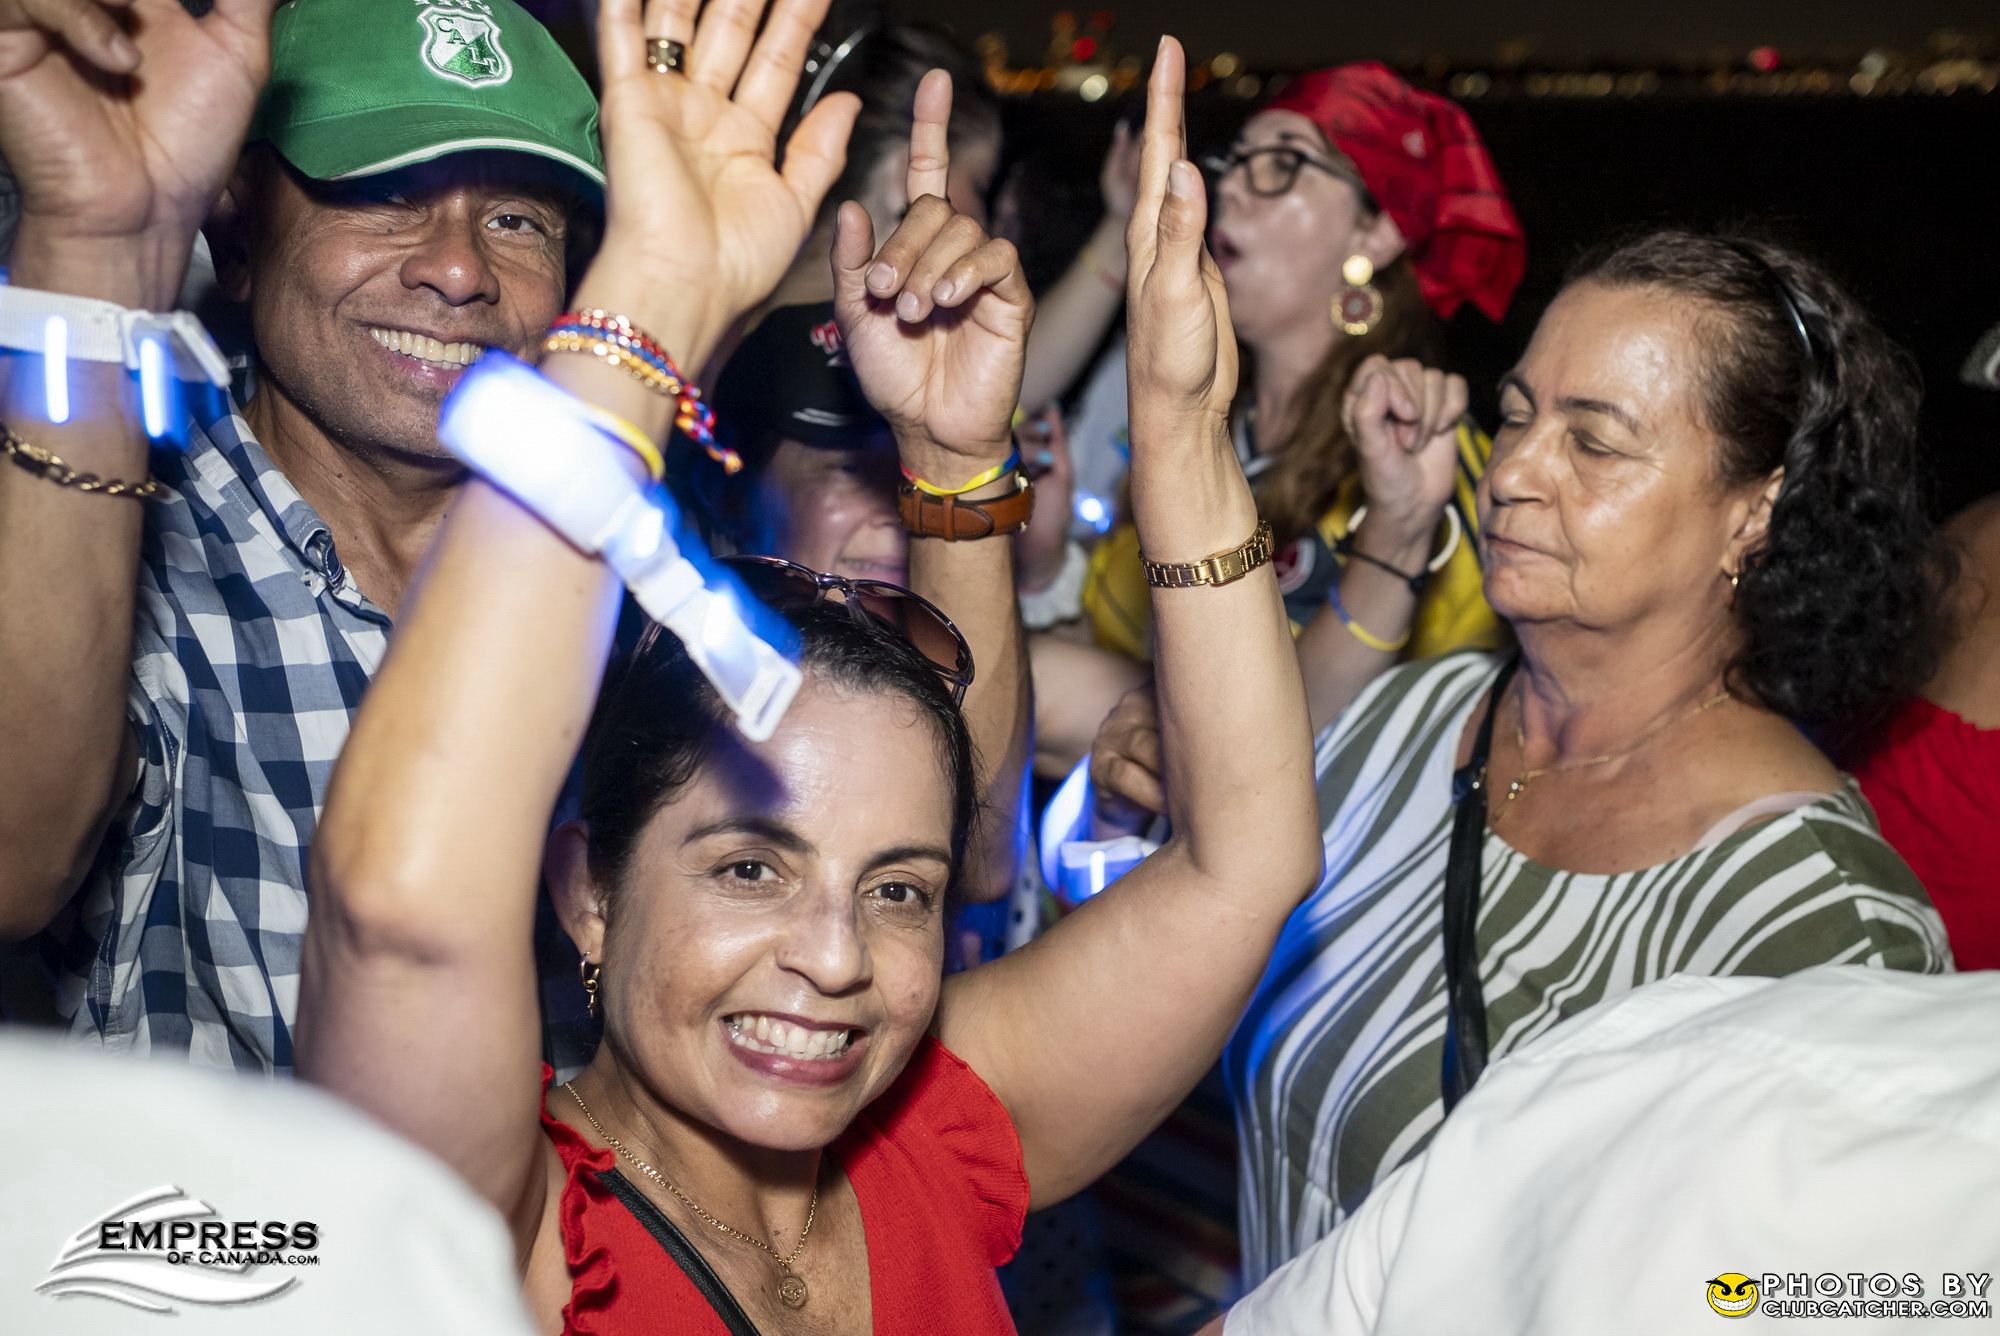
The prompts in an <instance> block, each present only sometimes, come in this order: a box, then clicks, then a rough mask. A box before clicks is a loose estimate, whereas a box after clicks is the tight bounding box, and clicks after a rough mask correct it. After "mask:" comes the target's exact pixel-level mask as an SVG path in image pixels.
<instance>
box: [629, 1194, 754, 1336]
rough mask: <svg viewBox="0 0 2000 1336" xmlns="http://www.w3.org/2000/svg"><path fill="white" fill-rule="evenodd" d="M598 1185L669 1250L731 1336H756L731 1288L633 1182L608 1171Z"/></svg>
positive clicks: (675, 1261)
mask: <svg viewBox="0 0 2000 1336" xmlns="http://www.w3.org/2000/svg"><path fill="white" fill-rule="evenodd" d="M597 1181H598V1182H600V1183H602V1184H604V1186H605V1187H607V1188H610V1189H611V1195H612V1196H614V1197H616V1198H618V1200H619V1201H621V1202H623V1203H625V1209H626V1210H628V1211H630V1212H631V1213H632V1214H633V1215H634V1216H636V1217H637V1218H638V1221H639V1223H640V1224H642V1225H644V1226H645V1227H646V1232H647V1233H648V1234H651V1235H652V1236H653V1237H654V1238H655V1239H658V1240H659V1243H660V1246H661V1247H662V1248H665V1249H666V1250H667V1256H669V1257H671V1258H673V1259H674V1265H675V1266H677V1267H679V1268H680V1269H681V1271H682V1272H683V1273H684V1274H685V1275H686V1276H687V1278H688V1279H689V1280H691V1281H693V1282H694V1287H695V1288H696V1289H698V1290H700V1291H701V1297H702V1298H704V1299H706V1300H708V1306H709V1307H710V1308H713V1309H714V1310H715V1315H716V1316H717V1317H719V1318H721V1319H722V1325H723V1326H725V1327H727V1328H729V1336H757V1328H756V1325H755V1324H753V1323H752V1322H751V1321H750V1318H749V1316H748V1315H747V1314H746V1313H744V1311H743V1308H742V1306H741V1305H740V1304H738V1303H737V1302H736V1298H735V1296H734V1295H732V1294H730V1292H729V1287H728V1286H727V1285H724V1284H723V1283H722V1277H720V1276H718V1275H716V1274H715V1269H714V1268H713V1267H711V1266H709V1264H708V1259H707V1258H705V1257H703V1256H702V1255H701V1253H700V1252H698V1251H696V1249H695V1246H694V1245H693V1244H692V1243H689V1242H688V1241H687V1236H686V1235H685V1234H683V1233H681V1232H680V1230H679V1229H677V1228H675V1227H674V1222H673V1221H671V1220H669V1219H667V1217H666V1216H665V1215H664V1214H662V1213H661V1211H660V1208H659V1207H657V1206H655V1205H653V1203H652V1202H651V1201H650V1200H649V1199H648V1198H647V1196H646V1194H645V1193H643V1192H641V1191H639V1189H638V1188H637V1187H635V1186H634V1185H633V1183H632V1180H631V1179H629V1178H627V1177H625V1175H623V1174H621V1173H619V1172H618V1171H617V1170H616V1169H607V1170H605V1171H604V1172H603V1173H601V1174H599V1175H598V1176H597Z"/></svg>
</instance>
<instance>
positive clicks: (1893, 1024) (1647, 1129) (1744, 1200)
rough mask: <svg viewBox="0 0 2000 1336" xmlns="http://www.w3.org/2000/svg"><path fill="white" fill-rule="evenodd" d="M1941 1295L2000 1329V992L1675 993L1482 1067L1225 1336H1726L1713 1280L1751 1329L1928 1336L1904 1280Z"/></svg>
mask: <svg viewBox="0 0 2000 1336" xmlns="http://www.w3.org/2000/svg"><path fill="white" fill-rule="evenodd" d="M1947 1272H1949V1273H1952V1275H1953V1277H1954V1278H1956V1280H1957V1282H1958V1284H1959V1286H1960V1287H1961V1288H1960V1290H1959V1297H1960V1298H1961V1299H1965V1300H1971V1301H1973V1302H1975V1303H1984V1304H1985V1305H1986V1306H1987V1307H1986V1313H1987V1316H1984V1317H1979V1316H1976V1315H1975V1316H1973V1317H1971V1318H1970V1320H1968V1318H1967V1317H1966V1316H1965V1315H1963V1314H1959V1315H1955V1317H1954V1320H1952V1321H1949V1322H1946V1323H1944V1324H1943V1327H1942V1329H1943V1330H1951V1331H2000V1316H1994V1314H1995V1313H2000V1293H1995V1292H1994V1291H1993V1290H1992V1289H1989V1288H1987V1286H1990V1284H1991V1278H1992V1276H1993V1274H1994V1273H1995V1272H2000V973H1981V974H1959V975H1945V976H1925V975H1917V974H1906V973H1900V972H1895V971H1886V970H1876V969H1866V968H1860V967H1853V966H1827V967H1824V968H1820V969H1814V970H1808V971H1806V972H1804V973H1801V974H1796V975H1793V976H1791V977H1789V978H1786V979H1782V980H1770V979H1753V978H1705V977H1694V976H1688V975H1682V976H1677V977H1675V978H1672V979H1668V980H1665V981H1663V982H1660V983H1655V984H1652V985H1649V986H1647V987H1645V988H1642V989H1639V990H1638V991H1636V992H1634V993H1632V994H1630V995H1628V996H1627V997H1625V998H1623V999H1621V1000H1619V1001H1616V1002H1613V1003H1610V1004H1607V1005H1605V1006H1603V1007H1601V1008H1598V1009H1597V1010H1594V1011H1592V1012H1591V1013H1589V1014H1588V1015H1587V1016H1584V1017H1580V1018H1578V1019H1576V1020H1573V1021H1571V1022H1569V1023H1568V1024H1566V1025H1564V1026H1563V1027H1562V1028H1561V1029H1560V1030H1558V1031H1556V1032H1555V1033H1554V1034H1552V1035H1551V1036H1550V1037H1549V1038H1548V1039H1546V1040H1544V1041H1542V1042H1540V1043H1538V1044H1536V1045H1534V1046H1532V1047H1530V1048H1527V1049H1525V1050H1523V1051H1521V1052H1519V1053H1517V1054H1515V1055H1513V1056H1511V1057H1509V1058H1507V1059H1505V1060H1504V1061H1502V1062H1499V1063H1496V1064H1495V1065H1494V1066H1493V1067H1492V1068H1490V1069H1489V1070H1488V1071H1487V1073H1486V1076H1485V1078H1484V1079H1483V1080H1482V1081H1481V1082H1480V1084H1479V1086H1478V1087H1477V1088H1476V1089H1475V1090H1474V1092H1473V1093H1472V1094H1471V1095H1470V1096H1468V1097H1467V1099H1466V1100H1465V1102H1464V1103H1463V1104H1462V1105H1461V1106H1460V1107H1459V1109H1458V1111H1457V1112H1456V1113H1454V1114H1453V1115H1452V1116H1451V1118H1450V1119H1449V1120H1448V1121H1447V1122H1446V1123H1445V1126H1444V1129H1443V1130H1442V1131H1441V1132H1440V1133H1439V1134H1438V1136H1437V1139H1436V1140H1435V1141H1434V1142H1433V1143H1432V1145H1431V1146H1430V1147H1429V1148H1428V1150H1427V1151H1426V1152H1425V1153H1424V1154H1423V1155H1421V1156H1420V1157H1418V1158H1416V1159H1414V1160H1412V1161H1410V1162H1409V1163H1408V1164H1405V1165H1404V1166H1402V1167H1401V1168H1400V1169H1399V1170H1397V1171H1396V1172H1395V1173H1394V1174H1393V1175H1391V1176H1390V1177H1389V1178H1387V1179H1385V1180H1384V1181H1383V1183H1382V1185H1381V1186H1380V1187H1378V1188H1377V1189H1376V1190H1375V1191H1374V1192H1373V1193H1372V1194H1371V1195H1370V1196H1369V1198H1368V1200H1367V1202H1366V1203H1365V1204H1364V1205H1363V1207H1362V1208H1361V1210H1360V1211H1359V1212H1358V1213H1356V1214H1355V1215H1354V1216H1353V1217H1351V1218H1350V1219H1349V1220H1348V1221H1347V1222H1345V1223H1344V1224H1343V1225H1342V1226H1341V1227H1340V1228H1339V1229H1337V1230H1336V1231H1335V1232H1334V1233H1332V1234H1330V1235H1328V1236H1327V1237H1326V1238H1325V1239H1323V1240H1322V1241H1321V1242H1320V1243H1319V1244H1317V1245H1316V1246H1314V1247H1313V1248H1311V1249H1309V1250H1308V1251H1306V1252H1305V1253H1303V1254H1302V1255H1300V1256H1299V1257H1297V1258H1295V1259H1293V1260H1292V1261H1291V1262H1290V1263H1288V1264H1287V1265H1286V1266H1284V1267H1283V1268H1281V1269H1280V1270H1278V1271H1277V1272H1275V1273H1274V1274H1273V1275H1272V1276H1271V1277H1270V1278H1269V1280H1267V1281H1266V1282H1265V1283H1264V1284H1263V1285H1262V1286H1260V1287H1259V1288H1258V1289H1257V1290H1256V1291H1255V1292H1253V1293H1252V1294H1251V1295H1249V1296H1248V1297H1247V1298H1245V1299H1244V1300H1243V1301H1242V1302H1241V1303H1240V1304H1238V1305H1237V1306H1236V1308H1234V1309H1233V1310H1231V1312H1230V1314H1229V1316H1228V1319H1227V1322H1226V1324H1225V1327H1224V1331H1225V1333H1226V1336H1307V1333H1311V1336H1346V1334H1347V1333H1360V1332H1370V1333H1375V1336H1450V1334H1451V1333H1456V1332H1467V1333H1471V1332H1477V1333H1480V1336H1502V1334H1504V1333H1520V1334H1521V1336H1528V1334H1529V1333H1533V1336H1569V1334H1570V1333H1574V1336H1603V1334H1604V1333H1606V1332H1613V1331H1616V1332H1645V1333H1648V1336H1664V1334H1669V1333H1682V1332H1685V1333H1688V1334H1689V1336H1719V1333H1721V1332H1727V1331H1729V1330H1731V1328H1728V1327H1723V1326H1719V1323H1721V1322H1723V1321H1727V1320H1729V1319H1728V1316H1727V1315H1725V1316H1722V1317H1718V1310H1715V1309H1712V1308H1711V1306H1710V1304H1709V1302H1708V1287H1709V1282H1710V1281H1712V1280H1715V1279H1716V1278H1718V1277H1719V1276H1721V1275H1722V1274H1723V1273H1736V1275H1737V1276H1740V1277H1745V1278H1749V1279H1751V1280H1756V1281H1760V1282H1761V1283H1760V1285H1759V1286H1758V1290H1757V1292H1758V1294H1759V1298H1758V1300H1757V1305H1758V1306H1757V1309H1756V1310H1754V1311H1751V1312H1749V1313H1747V1314H1746V1315H1745V1316H1746V1317H1747V1321H1746V1325H1745V1326H1744V1327H1742V1328H1741V1330H1744V1331H1754V1330H1771V1329H1777V1330H1784V1329H1787V1328H1789V1327H1792V1326H1793V1325H1794V1324H1793V1323H1791V1322H1788V1321H1781V1320H1780V1319H1779V1318H1777V1317H1775V1316H1773V1315H1772V1310H1771V1308H1770V1307H1769V1306H1768V1305H1770V1303H1771V1302H1772V1301H1773V1300H1777V1301H1779V1302H1780V1303H1789V1302H1791V1301H1794V1300H1797V1299H1801V1298H1805V1299H1818V1300H1820V1301H1821V1302H1827V1303H1855V1304H1857V1305H1861V1304H1865V1303H1867V1302H1868V1301H1871V1300H1873V1301H1875V1302H1876V1303H1877V1304H1878V1307H1877V1308H1875V1309H1874V1310H1872V1311H1871V1310H1868V1309H1866V1308H1860V1309H1858V1311H1856V1312H1855V1313H1853V1314H1852V1315H1851V1316H1850V1317H1849V1320H1847V1321H1844V1322H1837V1323H1836V1324H1835V1326H1834V1328H1833V1329H1834V1330H1838V1331H1843V1332H1847V1331H1865V1332H1911V1333H1916V1332H1936V1331H1938V1330H1940V1329H1941V1328H1940V1325H1939V1321H1938V1318H1937V1317H1935V1316H1932V1317H1920V1316H1915V1315H1914V1314H1913V1312H1912V1311H1911V1310H1910V1309H1909V1308H1908V1307H1906V1306H1905V1305H1907V1304H1909V1303H1910V1302H1911V1301H1912V1300H1913V1299H1915V1296H1914V1295H1912V1293H1911V1290H1910V1287H1909V1286H1908V1283H1907V1280H1906V1277H1907V1278H1914V1279H1915V1280H1916V1281H1918V1282H1920V1283H1921V1286H1922V1291H1921V1299H1920V1300H1918V1301H1919V1302H1925V1303H1937V1302H1939V1301H1943V1300H1947V1298H1948V1296H1949V1295H1950V1294H1951V1292H1952V1291H1951V1290H1950V1288H1949V1286H1950V1284H1951V1281H1950V1280H1948V1279H1947V1278H1946V1273H1947ZM1849 1273H1854V1274H1855V1275H1856V1276H1857V1277H1859V1278H1861V1284H1860V1285H1859V1286H1858V1287H1857V1286H1856V1285H1855V1284H1854V1282H1853V1281H1850V1280H1847V1279H1846V1277H1847V1276H1848V1275H1849ZM1968 1273H1970V1279H1969V1280H1968V1279H1967V1277H1968ZM1877 1277H1880V1278H1881V1279H1879V1280H1878V1279H1876V1278H1877ZM1774 1279H1775V1281H1776V1283H1775V1284H1774V1283H1772V1281H1773V1280H1774ZM1801 1282H1803V1285H1804V1287H1805V1292H1804V1293H1803V1294H1802V1293H1801V1291H1800V1289H1799V1288H1798V1286H1799V1284H1800V1283H1801ZM1834 1283H1837V1284H1839V1285H1840V1287H1841V1291H1842V1293H1841V1295H1839V1296H1836V1297H1830V1298H1829V1297H1827V1290H1826V1289H1824V1288H1821V1289H1818V1290H1814V1289H1813V1287H1814V1286H1826V1285H1830V1284H1834ZM1891 1284H1893V1285H1894V1286H1895V1292H1894V1293H1893V1294H1890V1293H1888V1290H1887V1287H1888V1286H1889V1285H1891ZM1728 1288H1729V1289H1730V1290H1731V1291H1732V1292H1733V1291H1734V1282H1733V1281H1732V1284H1731V1286H1729V1287H1728ZM1856 1288H1858V1289H1859V1291H1860V1293H1859V1295H1858V1296H1856V1295H1855V1294H1854V1293H1853V1291H1854V1290H1855V1289H1856ZM1745 1293H1746V1294H1747V1291H1746V1292H1745ZM1721 1301H1722V1302H1724V1303H1740V1302H1741V1301H1740V1300H1738V1299H1736V1298H1734V1297H1728V1296H1724V1297H1722V1298H1721ZM1795 1315H1797V1316H1803V1315H1799V1314H1795ZM1856 1318H1860V1319H1864V1320H1855V1319H1856ZM1803 1325H1805V1326H1807V1327H1811V1326H1812V1325H1813V1322H1812V1320H1808V1321H1806V1322H1805V1323H1804V1324H1803Z"/></svg>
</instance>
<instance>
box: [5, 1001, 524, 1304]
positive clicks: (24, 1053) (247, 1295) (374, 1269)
mask: <svg viewBox="0 0 2000 1336" xmlns="http://www.w3.org/2000/svg"><path fill="white" fill-rule="evenodd" d="M0 1072H5V1073H6V1079H7V1092H8V1093H7V1098H6V1099H5V1100H0V1183H4V1184H5V1185H6V1199H5V1200H6V1209H5V1210H0V1332H7V1333H16V1332H19V1333H22V1334H23V1336H25V1334H26V1333H28V1332H34V1333H36V1336H113V1333H117V1334H119V1336H126V1334H128V1333H158V1334H159V1336H198V1334H205V1333H210V1332H213V1333H218V1334H219V1336H270V1334H271V1333H283V1334H284V1336H352V1334H353V1333H358V1332H424V1333H427V1334H428V1333H437V1334H439V1336H444V1334H446V1333H452V1334H457V1333H463V1336H530V1333H531V1332H532V1331H533V1330H534V1327H533V1325H532V1324H531V1323H530V1321H529V1319H528V1314H527V1310H526V1308H525V1307H524V1306H523V1304H522V1301H521V1279H520V1273H519V1271H518V1270H517V1269H516V1267H515V1263H514V1244H513V1240H512V1239H511V1238H510V1237H509V1235H508V1232H507V1229H506V1226H505V1225H504V1224H503V1223H502V1221H501V1219H500V1215H499V1213H498V1212H497V1211H495V1210H494V1209H493V1208H492V1207H491V1206H490V1205H488V1204H487V1203H486V1202H485V1201H484V1200H482V1199H481V1198H479V1197H478V1196H477V1195H476V1194H475V1193H474V1192H473V1191H472V1189H471V1188H470V1187H468V1186H467V1185H466V1183H465V1182H464V1180H462V1179H461V1178H459V1176H458V1175H457V1174H455V1173H454V1172H452V1170H451V1169H449V1168H448V1167H447V1166H446V1165H445V1164H444V1162H443V1161H441V1160H439V1159H437V1158H436V1157H435V1156H433V1155H431V1154H430V1153H429V1152H427V1151H424V1150H421V1149H419V1148H418V1147H416V1146H414V1145H412V1144H410V1143H409V1142H407V1141H404V1140H402V1139H401V1138H400V1137H397V1136H394V1135H392V1134H390V1133H389V1132H388V1131H387V1130H385V1129H384V1128H383V1127H382V1126H381V1125H379V1124H378V1123H376V1122H374V1121H373V1120H372V1119H370V1118H368V1117H366V1116H365V1115H363V1114H361V1113H359V1112H357V1111H356V1110H354V1109H353V1108H351V1107H349V1106H348V1105H346V1104H343V1103H342V1102H340V1101H339V1100H337V1099H335V1098H333V1097H332V1096H331V1095H328V1094H326V1093H325V1092H323V1091H319V1090H315V1089H313V1088H311V1087H309V1086H304V1085H296V1084H291V1083H284V1084H277V1085H274V1084H272V1083H271V1082H269V1081H262V1080H253V1079H250V1078H247V1077H242V1076H235V1075H230V1074H227V1073H220V1072H213V1071H203V1070H198V1069H195V1068H191V1067H188V1066H187V1065H185V1064H182V1063H173V1062H142V1061H139V1060H136V1059H134V1058H131V1057H129V1056H124V1055H111V1054H106V1053H102V1052H96V1051H90V1050H79V1049H74V1048H67V1047H59V1046H58V1045H57V1044H56V1043H55V1042H54V1041H53V1040H51V1039H49V1038H46V1037H44V1036H39V1035H30V1034H25V1033H22V1032H20V1031H15V1032H12V1033H0ZM527 1116H529V1117H533V1116H534V1115H533V1112H532V1110H531V1111H529V1113H528V1115H527ZM107 1220H108V1221H110V1222H112V1223H113V1225H114V1228H113V1230H112V1233H111V1236H110V1238H109V1240H108V1242H109V1244H110V1245H111V1246H110V1247H109V1249H107V1247H106V1245H107V1239H106V1236H105V1235H104V1233H103V1231H102V1230H101V1228H100V1222H102V1221H107ZM176 1220H179V1221H181V1222H182V1223H184V1224H187V1225H192V1226H193V1229H192V1230H191V1231H190V1233H191V1234H192V1235H193V1237H192V1238H190V1239H187V1240H184V1241H181V1242H180V1243H179V1244H178V1245H177V1247H176V1249H175V1251H176V1252H179V1253H184V1254H186V1256H184V1257H182V1259H181V1260H179V1261H174V1260H171V1259H170V1258H169V1257H168V1255H167V1250H166V1247H165V1243H164V1240H163V1241H162V1242H161V1243H160V1244H159V1245H154V1244H153V1243H152V1242H151V1241H150V1240H146V1239H144V1238H143V1235H142V1238H141V1240H140V1241H138V1243H137V1246H134V1242H135V1241H134V1240H133V1238H132V1236H131V1227H132V1226H133V1225H134V1224H135V1223H136V1224H141V1225H143V1226H144V1227H145V1228H146V1229H151V1228H153V1227H155V1226H164V1225H167V1224H170V1223H172V1222H174V1221H176ZM308 1223H309V1224H310V1225H311V1227H312V1228H311V1229H310V1230H309V1231H304V1230H301V1226H303V1225H306V1224H308ZM203 1225H209V1226H211V1228H212V1229H213V1230H215V1231H216V1232H217V1233H216V1236H214V1237H211V1238H210V1239H208V1240H206V1241H204V1240H203V1239H202V1238H201V1236H200V1233H199V1231H200V1229H201V1226H203ZM237 1226H243V1229H242V1230H241V1231H240V1233H239V1232H237ZM267 1229H268V1230H271V1231H275V1232H276V1233H280V1234H282V1235H283V1236H284V1237H285V1239H286V1240H287V1242H286V1244H285V1246H283V1247H281V1248H275V1249H274V1248H271V1247H269V1246H268V1239H269V1237H271V1235H267V1233H266V1231H267ZM245 1244H247V1245H248V1246H244V1245H245ZM214 1245H219V1246H214ZM302 1263H303V1264H302ZM163 1310H172V1311H171V1312H168V1311H163Z"/></svg>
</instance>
